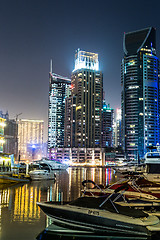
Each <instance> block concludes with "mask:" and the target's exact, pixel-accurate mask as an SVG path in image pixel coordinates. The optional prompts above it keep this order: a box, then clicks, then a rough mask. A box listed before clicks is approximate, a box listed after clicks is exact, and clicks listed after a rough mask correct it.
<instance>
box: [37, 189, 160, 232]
mask: <svg viewBox="0 0 160 240" xmlns="http://www.w3.org/2000/svg"><path fill="white" fill-rule="evenodd" d="M118 191H119V190H116V191H115V193H118ZM112 196H113V195H112V194H111V195H109V196H105V195H104V196H100V197H95V196H91V197H87V196H82V197H80V198H78V199H76V200H74V201H71V202H63V204H62V203H61V202H41V203H40V202H38V203H37V204H38V206H39V207H40V208H41V209H42V210H43V212H44V213H45V214H47V215H48V216H49V217H51V218H52V219H53V222H54V224H55V225H58V226H62V227H65V228H68V229H74V230H75V229H76V230H81V231H89V232H93V233H95V234H103V235H105V234H106V235H107V234H109V233H110V234H118V235H119V236H128V235H131V236H133V235H134V236H152V235H153V234H156V233H157V232H158V233H159V232H160V220H159V218H158V217H156V216H153V215H150V214H148V213H145V212H143V211H141V210H137V209H132V208H130V207H128V206H120V205H119V204H117V203H115V202H114V201H113V199H112Z"/></svg>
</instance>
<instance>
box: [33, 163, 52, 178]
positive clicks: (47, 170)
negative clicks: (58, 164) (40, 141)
mask: <svg viewBox="0 0 160 240" xmlns="http://www.w3.org/2000/svg"><path fill="white" fill-rule="evenodd" d="M36 166H37V169H35V170H33V171H30V172H29V176H30V178H31V179H32V180H51V179H53V180H55V178H56V174H55V172H54V171H53V170H52V168H51V166H50V165H49V164H47V163H43V162H41V163H39V164H36Z"/></svg>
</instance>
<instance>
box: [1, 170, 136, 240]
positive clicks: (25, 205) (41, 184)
mask: <svg viewBox="0 0 160 240" xmlns="http://www.w3.org/2000/svg"><path fill="white" fill-rule="evenodd" d="M118 178H119V177H118V176H117V175H116V174H115V172H114V171H113V170H111V169H110V168H108V169H105V168H68V169H67V170H64V171H56V181H53V180H49V181H35V182H34V181H32V182H30V183H27V184H23V185H14V186H10V187H4V186H2V185H1V186H0V240H36V239H37V240H50V239H78V238H71V237H67V238H64V237H62V236H61V237H58V236H51V235H50V234H48V233H46V232H45V231H44V230H45V228H46V227H48V226H49V225H50V224H51V219H49V218H48V217H46V215H45V214H44V213H43V212H42V211H41V210H40V208H39V207H38V206H37V204H36V203H37V202H42V201H61V200H64V201H70V200H74V199H76V198H77V197H80V196H81V190H82V189H83V186H82V181H83V180H85V179H90V180H93V181H95V182H96V183H97V184H104V185H108V184H109V183H113V182H116V181H117V180H118ZM106 239H122V238H112V237H110V238H106ZM123 239H125V238H123ZM130 239H131V238H130ZM134 239H136V238H135V237H134Z"/></svg>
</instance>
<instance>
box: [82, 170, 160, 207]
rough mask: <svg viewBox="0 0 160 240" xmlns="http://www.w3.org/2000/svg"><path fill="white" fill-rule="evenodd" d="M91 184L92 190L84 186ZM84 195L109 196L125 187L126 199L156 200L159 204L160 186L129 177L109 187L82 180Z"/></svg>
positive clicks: (135, 177) (136, 177) (141, 178)
mask: <svg viewBox="0 0 160 240" xmlns="http://www.w3.org/2000/svg"><path fill="white" fill-rule="evenodd" d="M88 183H91V184H93V185H94V187H93V188H87V187H86V184H88ZM82 185H83V187H84V189H83V190H82V192H83V194H84V195H87V196H102V195H105V194H111V193H113V192H114V191H115V189H117V188H119V187H121V186H125V187H126V188H125V191H123V195H124V196H126V197H128V198H137V199H139V198H141V199H148V200H152V201H153V200H156V201H159V202H160V185H159V184H156V183H153V182H151V181H148V180H146V179H145V178H144V177H141V176H139V175H138V176H135V175H131V177H127V178H123V179H121V180H119V181H117V182H115V183H113V184H111V185H108V186H103V185H98V184H96V183H95V182H94V181H92V180H84V181H83V182H82Z"/></svg>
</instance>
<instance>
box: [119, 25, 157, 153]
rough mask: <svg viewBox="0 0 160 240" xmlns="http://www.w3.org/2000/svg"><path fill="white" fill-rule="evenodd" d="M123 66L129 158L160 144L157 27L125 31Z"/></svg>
mask: <svg viewBox="0 0 160 240" xmlns="http://www.w3.org/2000/svg"><path fill="white" fill-rule="evenodd" d="M123 51H124V58H123V60H122V65H121V85H122V95H121V109H122V140H123V142H122V144H123V148H124V150H125V152H126V154H127V156H128V157H129V158H132V157H134V158H137V157H144V154H145V152H146V151H147V147H148V146H155V145H156V144H157V143H159V112H160V107H159V77H158V69H159V59H158V58H157V56H156V30H155V28H153V27H149V28H145V29H142V30H138V31H134V32H129V33H124V40H123Z"/></svg>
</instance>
